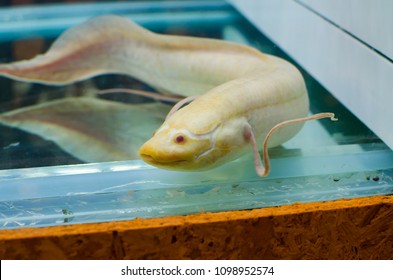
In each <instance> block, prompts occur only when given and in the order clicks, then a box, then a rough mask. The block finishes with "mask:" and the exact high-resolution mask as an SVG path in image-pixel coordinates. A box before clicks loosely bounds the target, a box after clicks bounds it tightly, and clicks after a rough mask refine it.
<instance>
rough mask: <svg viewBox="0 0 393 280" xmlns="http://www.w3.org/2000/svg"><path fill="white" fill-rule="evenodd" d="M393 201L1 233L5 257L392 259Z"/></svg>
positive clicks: (0, 254)
mask: <svg viewBox="0 0 393 280" xmlns="http://www.w3.org/2000/svg"><path fill="white" fill-rule="evenodd" d="M392 257H393V196H378V197H370V198H357V199H350V200H338V201H332V202H318V203H306V204H293V205H288V206H281V207H271V208H262V209H255V210H245V211H231V212H221V213H201V214H195V215H188V216H172V217H165V218H152V219H136V220H130V221H119V222H106V223H96V224H76V225H68V226H55V227H47V228H24V229H15V230H1V231H0V258H1V259H392Z"/></svg>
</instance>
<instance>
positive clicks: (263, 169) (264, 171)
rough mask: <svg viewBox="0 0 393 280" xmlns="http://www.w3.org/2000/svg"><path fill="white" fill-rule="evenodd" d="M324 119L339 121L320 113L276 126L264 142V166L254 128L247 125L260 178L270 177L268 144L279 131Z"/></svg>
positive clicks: (246, 129)
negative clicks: (289, 126) (286, 127)
mask: <svg viewBox="0 0 393 280" xmlns="http://www.w3.org/2000/svg"><path fill="white" fill-rule="evenodd" d="M323 118H330V119H331V120H332V121H337V119H336V118H335V117H334V114H333V113H320V114H315V115H312V116H308V117H304V118H298V119H293V120H287V121H283V122H280V123H278V124H276V125H275V126H274V127H273V128H271V129H270V131H269V132H268V134H267V135H266V137H265V140H264V141H263V164H262V162H261V157H260V155H259V151H258V145H257V143H256V140H255V136H254V133H253V132H252V128H251V126H250V125H247V126H246V128H245V131H244V137H245V138H246V139H247V140H248V141H249V142H250V145H251V148H252V151H253V156H254V166H255V171H256V172H257V174H258V176H260V177H265V176H267V175H269V172H270V160H269V152H268V142H269V139H270V137H271V136H272V135H273V134H274V133H275V132H276V131H277V130H279V129H281V128H283V127H284V126H287V125H291V124H296V123H301V122H306V121H311V120H318V119H323Z"/></svg>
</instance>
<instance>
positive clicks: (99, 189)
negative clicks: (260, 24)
mask: <svg viewBox="0 0 393 280" xmlns="http://www.w3.org/2000/svg"><path fill="white" fill-rule="evenodd" d="M107 13H112V14H120V15H123V16H128V17H130V18H131V19H133V20H134V21H136V22H138V23H140V24H142V25H143V26H145V27H147V28H149V29H151V30H154V31H157V32H162V33H181V34H188V35H193V36H204V37H213V38H221V39H225V40H233V41H238V42H243V43H246V44H249V45H252V46H254V47H257V48H259V49H260V50H262V51H264V52H267V53H271V54H275V55H278V56H281V57H284V58H286V59H288V60H290V58H289V57H287V56H286V55H285V53H283V52H282V51H281V50H280V49H279V48H278V47H277V46H275V45H274V43H272V42H271V41H269V40H268V38H266V37H264V36H263V35H262V34H260V33H259V32H258V31H257V30H255V29H254V27H253V26H251V25H250V24H249V23H248V22H247V21H246V20H245V19H244V18H242V17H241V16H240V15H239V14H238V13H237V12H236V11H235V10H233V9H232V8H231V7H230V6H229V5H227V4H225V3H224V2H221V1H206V2H204V1H179V2H171V1H165V2H152V3H150V2H143V3H135V2H134V3H131V2H130V3H112V4H105V3H100V4H88V5H77V7H76V6H75V5H66V6H56V5H55V6H47V7H39V8H37V7H34V8H18V9H17V8H14V9H0V61H1V62H8V61H13V60H15V53H17V52H18V51H17V49H18V47H16V46H19V47H20V46H27V48H26V47H25V49H29V47H28V46H29V44H33V43H32V42H34V41H35V42H37V38H39V40H40V44H43V45H44V46H49V44H50V43H51V42H52V41H53V40H54V38H55V37H57V36H58V34H59V33H60V32H62V31H63V30H65V29H66V28H68V27H70V26H72V25H74V24H76V23H79V22H82V21H84V20H85V19H87V18H88V17H90V16H92V15H98V14H107ZM32 46H34V45H32ZM22 50H23V47H22ZM22 56H23V53H22ZM303 74H304V76H305V78H306V83H307V87H308V91H309V95H310V100H311V112H312V113H317V112H325V111H332V112H335V113H336V115H337V117H338V118H339V122H335V123H332V122H330V121H328V120H322V121H318V122H309V123H307V124H306V125H305V127H304V129H303V130H302V131H301V132H300V133H299V134H298V135H297V136H296V137H295V138H294V139H292V140H291V141H289V142H288V143H286V144H285V145H284V146H282V147H278V148H275V149H272V150H271V152H270V154H271V157H272V172H271V174H270V175H269V177H267V178H259V177H257V176H256V175H255V172H254V169H253V164H252V160H251V159H250V158H249V157H244V158H241V159H239V160H236V161H234V162H231V163H229V164H227V165H225V166H223V167H221V168H218V169H214V170H211V171H206V172H198V173H184V172H170V171H164V170H159V169H157V168H154V167H151V166H148V165H146V164H145V163H143V162H142V161H139V160H135V161H123V162H97V163H83V162H81V161H80V160H78V159H76V158H74V157H73V156H71V155H69V154H67V153H66V152H64V151H63V150H62V149H61V147H59V146H57V145H56V144H55V143H53V142H50V141H47V140H44V139H41V138H40V137H38V136H34V135H31V134H28V133H26V132H22V131H19V130H16V129H12V128H9V127H6V126H0V169H1V170H0V228H3V229H5V228H17V227H27V226H52V225H58V224H70V223H89V222H100V221H111V220H127V219H134V218H136V217H162V216H167V215H176V214H180V215H183V214H190V213H198V212H207V211H212V212H217V211H225V210H234V209H252V208H259V207H268V206H277V205H284V204H291V203H294V202H310V201H327V200H335V199H340V198H351V197H362V196H374V195H382V194H383V195H386V194H392V193H393V152H392V151H391V150H390V149H389V148H388V147H387V146H386V145H384V143H383V142H381V141H380V139H378V138H377V137H376V136H375V135H374V134H373V133H372V132H371V131H370V130H369V129H368V128H367V127H365V126H364V125H363V124H362V123H361V122H360V121H359V120H357V118H356V117H355V116H353V115H352V114H351V113H350V112H349V111H348V110H346V108H344V107H343V106H342V105H341V104H340V103H339V102H338V101H337V100H336V99H335V98H334V97H333V96H332V95H331V94H330V93H328V92H327V91H326V90H325V89H324V88H323V87H322V86H321V85H319V84H318V82H317V81H315V80H314V79H313V78H312V77H310V76H309V75H308V74H307V73H303ZM91 82H92V83H94V84H95V85H96V86H97V87H98V88H108V87H116V86H117V87H120V86H122V87H131V88H133V87H135V86H138V87H140V86H141V85H140V84H139V83H138V82H137V81H135V80H133V79H131V78H128V77H124V76H118V75H105V76H101V77H97V78H93V79H92V80H91ZM0 86H1V89H2V92H1V94H0V110H1V111H2V112H4V111H8V110H12V109H15V108H20V107H22V106H28V105H31V104H37V103H38V102H42V99H43V98H42V96H43V95H44V92H52V94H51V95H48V96H49V97H47V98H49V99H52V98H62V97H64V96H69V95H67V94H66V92H67V88H66V87H49V86H42V85H26V84H25V83H20V82H14V81H11V80H9V79H6V78H0ZM83 86H84V84H79V85H78V87H79V89H80V88H81V87H82V90H79V91H77V89H78V87H75V88H73V90H74V91H75V93H74V94H75V95H78V94H81V92H82V93H83ZM20 92H22V94H21V93H20ZM53 93H56V94H53ZM54 96H56V97H54ZM110 98H113V99H117V100H119V101H122V102H134V100H132V99H128V98H126V97H124V96H121V95H114V96H111V97H110ZM97 125H98V124H97Z"/></svg>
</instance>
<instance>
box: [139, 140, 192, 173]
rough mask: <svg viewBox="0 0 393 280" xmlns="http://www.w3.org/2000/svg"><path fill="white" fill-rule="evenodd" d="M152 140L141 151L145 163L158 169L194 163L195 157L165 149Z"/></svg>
mask: <svg viewBox="0 0 393 280" xmlns="http://www.w3.org/2000/svg"><path fill="white" fill-rule="evenodd" d="M155 142H156V141H154V139H150V140H149V141H147V142H146V143H144V144H143V145H142V147H141V148H140V149H139V155H140V157H141V158H142V160H143V161H145V162H146V163H148V164H151V165H154V166H158V167H164V168H165V167H167V168H168V167H170V166H171V165H173V166H176V165H179V164H181V163H183V162H188V161H192V160H193V159H194V155H192V154H189V153H185V152H184V151H179V150H176V149H173V148H172V149H171V148H169V149H168V148H165V147H164V145H163V143H155Z"/></svg>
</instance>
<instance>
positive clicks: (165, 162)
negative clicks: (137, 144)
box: [140, 153, 189, 167]
mask: <svg viewBox="0 0 393 280" xmlns="http://www.w3.org/2000/svg"><path fill="white" fill-rule="evenodd" d="M140 156H141V158H142V160H143V161H144V162H146V163H148V164H151V165H154V166H159V167H165V166H172V165H173V166H176V165H181V164H184V163H187V162H189V161H188V160H185V159H178V160H170V159H168V160H164V159H156V158H154V157H153V156H151V155H147V154H143V153H142V154H140Z"/></svg>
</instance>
